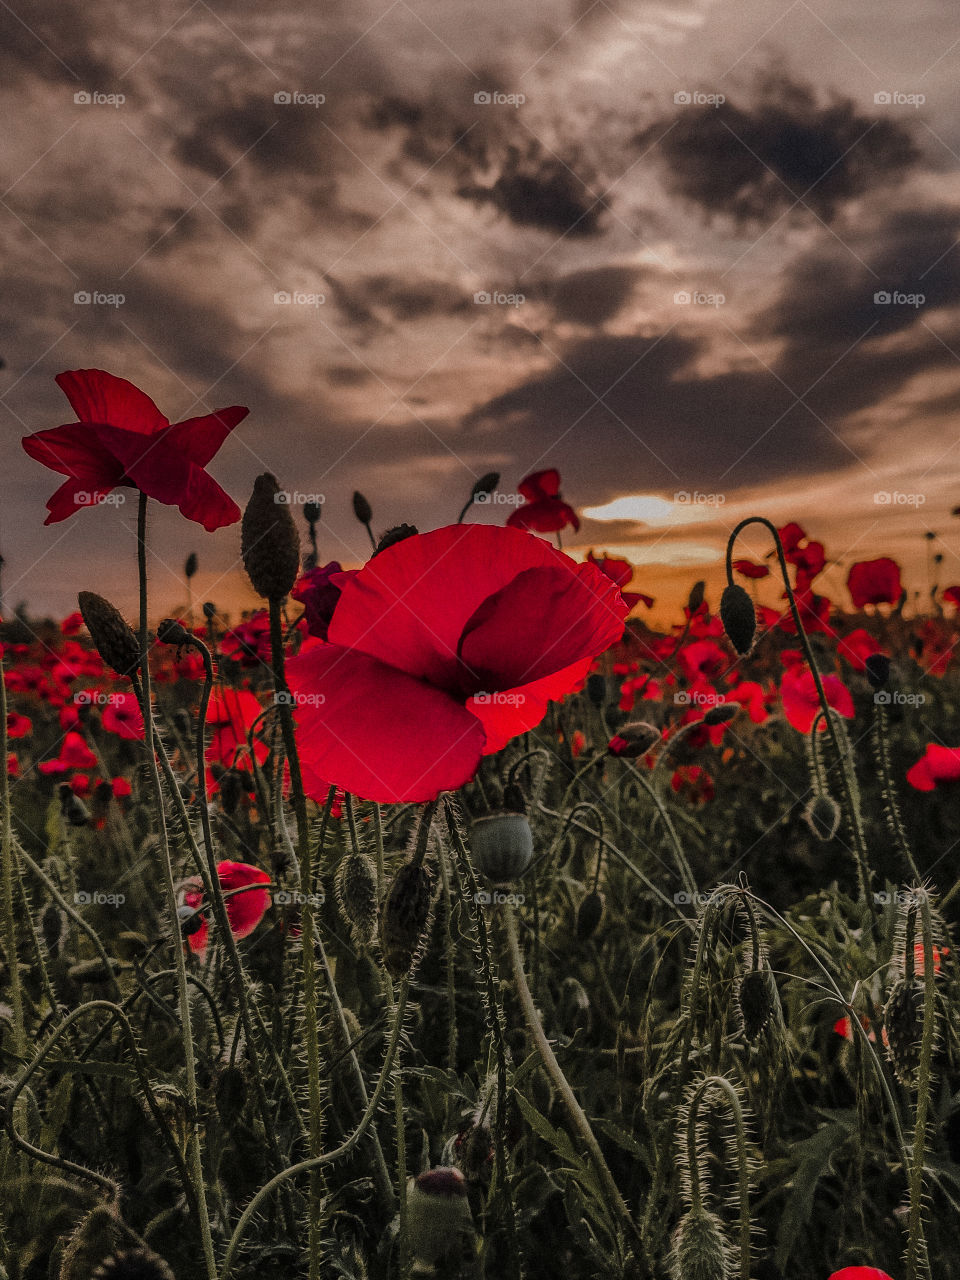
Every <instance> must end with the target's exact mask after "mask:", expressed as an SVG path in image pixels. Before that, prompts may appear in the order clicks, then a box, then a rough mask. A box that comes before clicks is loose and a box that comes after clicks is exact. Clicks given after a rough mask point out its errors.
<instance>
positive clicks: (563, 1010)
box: [557, 978, 593, 1036]
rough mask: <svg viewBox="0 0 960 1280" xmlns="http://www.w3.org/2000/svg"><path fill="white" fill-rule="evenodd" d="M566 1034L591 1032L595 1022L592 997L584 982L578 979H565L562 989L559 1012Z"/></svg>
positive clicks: (558, 1015)
mask: <svg viewBox="0 0 960 1280" xmlns="http://www.w3.org/2000/svg"><path fill="white" fill-rule="evenodd" d="M557 1017H558V1018H559V1020H560V1025H561V1026H562V1028H563V1030H564V1032H565V1033H566V1034H567V1035H568V1036H573V1035H576V1033H577V1032H578V1031H589V1030H590V1027H591V1024H592V1022H593V1014H592V1012H591V1010H590V997H589V995H588V994H587V989H586V987H585V986H584V985H583V983H582V982H578V981H577V979H576V978H564V980H563V984H562V985H561V987H560V1002H559V1008H558V1010H557Z"/></svg>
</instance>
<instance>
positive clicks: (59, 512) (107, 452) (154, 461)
mask: <svg viewBox="0 0 960 1280" xmlns="http://www.w3.org/2000/svg"><path fill="white" fill-rule="evenodd" d="M57 385H58V386H59V387H60V389H61V390H62V391H63V392H64V394H65V395H66V397H67V399H68V400H69V401H70V404H71V407H72V408H73V411H74V413H75V414H76V415H77V418H78V421H77V422H72V423H69V424H68V425H67V426H65V427H53V428H52V429H51V430H49V431H37V432H35V433H34V434H33V435H31V436H27V437H25V439H24V441H23V447H24V449H25V450H26V451H27V453H28V454H29V455H30V457H31V458H36V460H37V461H38V462H42V463H43V465H44V466H45V467H49V468H50V469H51V470H52V471H59V472H60V474H61V475H65V476H66V477H67V479H66V480H65V482H64V483H63V484H62V485H61V486H60V488H59V489H58V490H57V491H56V493H54V495H53V496H52V497H51V498H50V499H49V501H48V502H47V509H48V510H49V512H50V514H49V515H48V516H47V518H46V520H45V521H44V524H53V523H55V522H56V521H58V520H66V518H67V516H71V515H73V513H74V512H75V511H77V510H79V509H80V507H93V506H98V505H99V504H100V503H102V502H103V501H104V500H105V499H106V497H107V495H108V494H110V493H112V491H113V490H114V489H115V488H117V486H119V485H130V486H132V487H133V488H134V489H139V490H140V491H141V492H142V493H145V494H146V495H147V496H148V497H150V498H154V499H155V500H156V501H157V502H162V503H164V504H165V505H166V506H173V507H179V508H180V510H181V512H182V513H183V515H185V516H186V517H187V519H188V520H195V521H196V522H197V523H198V524H202V525H203V527H204V528H205V529H206V530H207V532H208V533H209V532H212V531H213V530H214V529H219V528H221V527H222V526H223V525H228V524H235V523H236V521H237V520H239V519H240V508H239V507H238V506H237V504H236V503H235V502H234V501H233V499H232V498H231V497H229V496H228V495H227V494H226V493H224V491H223V489H221V488H220V486H219V485H218V484H217V482H216V481H215V480H214V479H213V478H212V477H211V476H208V475H207V473H206V471H205V470H204V468H205V467H206V465H207V463H209V462H210V461H211V460H212V458H213V456H214V454H215V453H216V452H217V450H218V449H219V448H220V446H221V445H222V444H223V442H224V440H225V439H226V438H227V436H228V435H229V434H230V432H231V431H232V430H233V428H234V427H235V426H236V425H237V423H238V422H241V421H242V420H243V419H244V418H245V417H246V416H247V413H248V410H247V409H244V408H242V407H240V406H239V405H233V406H232V407H231V408H229V409H219V410H218V411H217V412H216V413H208V414H205V415H203V416H202V417H200V418H187V419H186V420H185V421H183V422H178V423H176V424H174V425H173V426H171V424H170V422H169V421H168V420H167V419H166V418H165V417H164V416H163V414H162V413H161V412H160V410H159V409H158V408H157V406H156V405H155V404H154V403H153V401H152V400H151V399H150V397H149V396H148V395H145V394H144V392H142V391H140V390H139V389H138V388H137V387H135V386H134V385H133V383H132V382H127V380H126V379H125V378H117V377H115V376H114V375H113V374H112V373H105V372H104V370H103V369H73V370H70V371H69V372H67V373H60V374H58V375H57Z"/></svg>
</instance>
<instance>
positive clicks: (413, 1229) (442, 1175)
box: [407, 1167, 473, 1263]
mask: <svg viewBox="0 0 960 1280" xmlns="http://www.w3.org/2000/svg"><path fill="white" fill-rule="evenodd" d="M407 1231H408V1233H409V1241H410V1248H411V1249H412V1250H413V1252H414V1254H415V1255H416V1257H417V1258H418V1259H419V1260H420V1261H421V1262H426V1263H435V1262H436V1261H437V1260H438V1259H440V1258H442V1257H443V1256H444V1255H445V1254H447V1253H450V1252H451V1251H452V1250H454V1249H458V1248H460V1247H461V1246H462V1243H463V1241H464V1239H465V1238H467V1239H469V1238H472V1236H473V1218H472V1216H471V1213H470V1204H469V1201H468V1200H467V1183H466V1180H465V1178H464V1176H463V1174H462V1173H461V1172H460V1170H459V1169H454V1168H448V1167H440V1168H437V1169H428V1170H427V1172H426V1173H421V1174H420V1176H419V1178H411V1179H410V1182H409V1184H408V1186H407Z"/></svg>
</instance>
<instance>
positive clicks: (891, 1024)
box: [883, 978, 924, 1088]
mask: <svg viewBox="0 0 960 1280" xmlns="http://www.w3.org/2000/svg"><path fill="white" fill-rule="evenodd" d="M923 997H924V984H923V983H922V982H921V981H919V980H918V979H916V978H914V979H913V980H912V981H910V982H907V981H906V979H904V978H898V979H897V981H896V982H895V983H894V984H893V986H892V988H891V989H890V995H889V998H888V999H887V1003H886V1005H885V1006H884V1010H883V1027H884V1030H885V1031H886V1033H887V1057H888V1058H889V1059H890V1061H891V1062H892V1063H893V1069H894V1071H896V1073H897V1078H898V1079H899V1081H900V1083H901V1084H904V1085H906V1086H907V1087H908V1088H910V1087H911V1086H912V1085H914V1084H915V1083H916V1076H917V1070H918V1068H919V1066H920V1043H921V1040H922V1038H923Z"/></svg>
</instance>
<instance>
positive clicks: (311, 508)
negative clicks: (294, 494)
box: [303, 502, 323, 525]
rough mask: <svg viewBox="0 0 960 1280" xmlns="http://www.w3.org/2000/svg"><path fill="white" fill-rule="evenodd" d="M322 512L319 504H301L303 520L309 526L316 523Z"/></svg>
mask: <svg viewBox="0 0 960 1280" xmlns="http://www.w3.org/2000/svg"><path fill="white" fill-rule="evenodd" d="M322 511H323V507H321V505H320V503H319V502H305V503H304V504H303V518H304V520H306V522H307V524H309V525H314V524H316V523H317V521H318V520H319V519H320V515H321V513H322Z"/></svg>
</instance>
